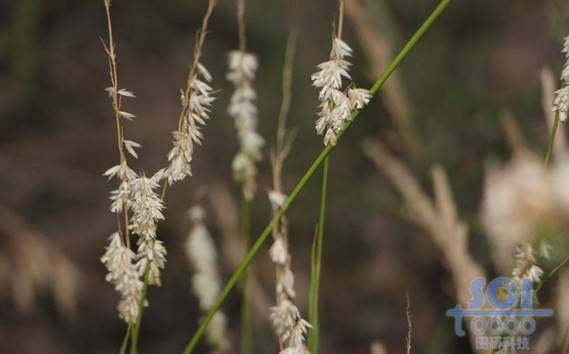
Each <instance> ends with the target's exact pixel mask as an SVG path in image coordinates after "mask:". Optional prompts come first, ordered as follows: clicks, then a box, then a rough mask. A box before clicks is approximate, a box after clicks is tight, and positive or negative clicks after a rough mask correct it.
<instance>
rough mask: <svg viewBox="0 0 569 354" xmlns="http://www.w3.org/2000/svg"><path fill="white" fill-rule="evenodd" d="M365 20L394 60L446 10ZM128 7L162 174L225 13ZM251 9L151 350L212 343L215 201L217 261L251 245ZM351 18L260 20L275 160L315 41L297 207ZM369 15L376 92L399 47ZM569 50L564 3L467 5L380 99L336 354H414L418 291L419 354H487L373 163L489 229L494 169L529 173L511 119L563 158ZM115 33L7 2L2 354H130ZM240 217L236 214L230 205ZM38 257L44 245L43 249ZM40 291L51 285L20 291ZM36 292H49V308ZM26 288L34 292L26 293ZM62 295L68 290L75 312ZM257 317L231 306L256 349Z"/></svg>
mask: <svg viewBox="0 0 569 354" xmlns="http://www.w3.org/2000/svg"><path fill="white" fill-rule="evenodd" d="M347 1H348V2H350V1H356V0H347ZM358 4H359V5H358V6H362V7H363V16H364V18H366V19H367V21H368V22H369V23H370V24H371V25H372V28H373V29H374V30H375V31H376V35H378V34H379V36H380V37H372V38H379V39H382V40H383V42H381V45H380V46H379V49H378V50H379V52H380V53H383V54H384V55H385V56H386V57H387V58H389V57H392V56H393V54H394V53H396V51H397V50H399V48H400V47H401V46H402V45H403V44H404V43H405V40H406V39H407V38H408V37H409V36H410V35H411V34H412V33H413V32H414V30H415V29H416V28H417V27H418V25H419V24H420V23H421V22H422V21H423V20H424V18H426V16H427V15H428V14H429V13H430V11H431V10H432V9H433V8H434V6H435V5H436V1H435V0H433V1H416V0H365V1H364V0H360V1H359V2H358ZM112 5H113V6H112V11H113V20H114V28H115V39H116V42H117V50H118V65H119V76H120V80H121V86H123V87H126V88H128V89H130V90H133V91H134V92H135V93H136V95H137V99H135V100H129V101H128V102H127V103H126V107H127V108H128V111H129V112H132V113H134V114H136V115H137V118H136V119H135V121H134V122H133V123H127V124H126V128H125V129H126V135H127V136H128V137H129V138H132V139H133V140H135V141H137V142H140V143H141V144H142V145H143V150H142V151H141V153H140V155H141V158H139V160H138V161H136V162H135V163H134V166H135V167H136V168H137V169H144V170H146V171H149V172H152V171H155V170H156V169H158V168H160V167H162V166H163V165H164V163H165V155H166V153H167V151H168V150H169V146H170V143H171V140H170V131H171V130H173V129H175V126H176V121H177V117H178V113H179V100H178V96H179V93H178V90H179V88H180V87H182V86H183V85H184V78H185V75H186V70H187V65H188V64H189V62H190V60H191V55H192V49H193V40H194V34H195V31H196V29H197V26H198V25H199V22H200V19H201V16H202V14H203V11H204V10H205V6H206V2H205V1H180V0H177V1H172V0H169V1H149V0H138V1H136V0H113V4H112ZM234 5H235V4H234V3H233V2H232V1H229V0H220V3H219V5H218V7H217V8H216V10H215V11H214V14H213V17H212V20H211V24H210V33H209V36H208V39H207V41H206V45H205V49H204V58H203V61H204V62H205V63H206V64H207V66H208V68H209V69H210V71H211V72H212V74H213V76H214V81H213V85H212V86H213V87H214V88H217V89H220V91H219V93H218V94H217V95H216V96H217V97H218V100H217V101H216V102H215V105H214V112H213V119H212V120H211V121H210V122H209V123H208V126H207V128H206V129H205V130H204V134H205V143H204V145H203V146H202V147H199V148H198V150H197V152H196V155H195V160H194V165H193V166H194V167H193V170H194V176H193V177H192V178H191V179H189V180H186V181H184V182H183V183H181V184H178V185H176V186H175V187H174V188H173V189H172V190H171V192H170V193H169V195H168V201H167V212H166V215H167V220H166V222H164V223H162V224H161V226H160V228H159V237H160V238H161V239H163V240H164V241H165V243H166V246H167V248H168V251H169V258H168V265H167V268H166V270H165V272H164V284H163V287H162V288H160V289H156V288H153V289H151V291H150V295H149V301H150V307H149V308H148V309H147V311H146V313H145V318H144V324H143V327H142V332H141V338H142V340H141V346H142V350H141V352H142V353H148V354H152V353H179V352H181V350H182V348H183V346H184V344H185V343H186V341H187V340H188V339H189V338H190V336H191V334H192V333H193V330H194V329H195V328H196V324H197V319H198V317H199V312H198V308H197V301H196V299H195V297H194V296H193V294H192V293H191V291H190V276H191V269H190V267H189V266H188V262H187V260H186V258H185V255H184V252H183V243H184V240H185V238H186V235H187V231H188V229H189V222H188V220H187V217H186V211H187V209H188V208H189V207H190V206H192V205H194V204H195V203H196V202H197V199H198V196H200V195H206V196H207V198H205V199H202V201H206V202H205V205H206V207H207V208H208V211H209V212H210V217H209V218H208V221H209V224H210V227H211V230H212V233H213V235H214V236H215V238H216V241H217V245H218V246H219V247H220V248H221V249H223V247H224V245H226V242H223V240H224V237H237V236H236V235H227V234H226V235H223V233H224V232H225V233H227V229H228V228H227V227H223V225H220V224H219V223H218V219H219V218H216V217H215V215H216V212H217V213H231V212H232V210H233V209H232V206H231V203H235V204H236V203H238V193H239V190H238V188H237V187H236V186H235V184H234V183H233V182H232V177H231V174H232V172H231V160H232V158H233V156H234V154H235V152H236V150H237V148H238V143H237V140H236V138H235V134H234V127H233V122H232V121H231V120H230V118H229V117H228V115H227V114H226V112H225V109H226V107H227V103H228V98H229V95H230V92H231V85H230V83H229V82H227V81H226V80H225V72H226V70H227V66H226V54H227V52H228V51H229V50H231V49H234V48H236V47H237V32H236V21H235V6H234ZM336 13H337V4H336V1H333V0H311V1H300V0H294V1H292V0H286V1H285V0H278V1H277V0H273V1H263V0H248V1H247V15H246V16H247V35H248V42H249V47H250V50H251V51H252V52H254V53H256V54H257V56H258V58H259V61H260V69H259V72H258V78H257V80H256V82H255V86H256V88H257V90H258V92H259V101H258V102H259V103H258V104H259V109H260V131H261V132H262V135H263V136H265V137H266V139H267V141H268V146H272V145H273V143H274V136H275V129H276V117H277V114H278V109H279V104H280V99H281V83H280V81H281V71H282V66H283V61H284V50H285V46H286V39H287V35H288V31H289V30H290V28H291V27H292V26H297V28H298V30H299V33H300V37H299V38H300V40H299V42H298V50H297V56H296V63H295V66H294V85H293V101H292V108H291V114H290V120H289V123H290V126H293V127H294V128H295V129H297V131H298V137H297V139H296V141H295V145H294V148H293V153H292V155H291V158H290V159H289V160H288V161H287V165H286V168H285V175H284V181H285V186H286V189H287V190H290V188H291V187H292V186H293V185H294V184H295V183H296V181H297V180H298V178H299V177H300V176H301V175H302V173H303V171H304V170H305V168H306V167H307V166H308V165H309V163H310V162H311V161H312V159H313V158H314V157H315V156H316V154H317V153H318V152H319V150H320V148H321V139H320V138H319V137H316V136H315V134H314V128H313V122H314V119H315V112H316V98H317V97H316V96H317V93H316V90H315V89H313V88H312V87H311V83H310V74H311V73H313V72H314V68H315V66H316V65H317V64H318V63H319V62H321V61H323V60H324V59H325V58H326V57H327V55H328V51H329V46H330V33H331V27H332V21H333V18H334V16H335V15H336ZM352 15H354V14H352ZM359 15H360V16H361V15H362V13H361V12H360V13H359ZM355 16H357V14H356V15H354V16H353V17H352V16H350V17H349V18H348V19H347V24H346V35H345V39H346V40H347V42H348V43H350V44H351V45H352V47H353V48H354V60H353V62H354V67H353V71H352V72H353V77H354V80H355V82H356V83H357V84H358V85H359V86H362V87H369V86H371V84H372V83H373V81H372V80H371V77H372V74H371V73H374V72H376V71H377V70H378V66H379V67H381V60H379V62H377V58H375V59H376V60H375V61H374V58H373V57H372V55H371V54H370V47H371V46H372V45H374V43H375V44H377V43H378V42H373V43H365V40H364V39H362V38H363V37H362V34H361V33H360V32H358V27H357V26H354V22H352V20H353V19H354V18H356V17H355ZM359 30H362V29H361V28H360V29H359ZM567 33H569V6H567V4H566V3H565V2H564V1H561V0H558V1H549V0H545V1H539V0H531V1H530V0H519V1H511V0H508V1H507V0H492V1H455V3H454V4H452V5H451V6H450V8H449V9H448V11H447V12H446V13H445V14H444V15H443V16H442V17H441V19H440V20H439V21H438V23H436V24H435V25H434V26H433V28H432V29H431V30H430V31H429V32H428V34H427V35H426V36H425V38H424V40H422V41H421V43H420V44H419V45H418V46H417V47H416V48H415V49H414V50H413V52H412V53H411V55H409V57H408V58H407V59H406V60H405V62H404V63H403V65H402V66H401V68H400V70H399V71H398V74H397V75H398V76H397V78H396V80H397V82H398V86H397V87H391V89H390V92H391V93H385V94H381V93H380V97H381V99H376V100H374V101H373V102H372V103H371V104H370V107H369V108H368V109H366V110H365V111H364V112H363V113H362V114H361V116H360V118H359V119H358V121H357V123H356V124H354V126H353V128H352V129H351V130H350V132H349V133H348V134H346V135H345V138H344V139H343V140H342V141H341V143H340V144H339V146H338V148H337V149H336V150H335V151H334V154H333V157H332V159H331V178H330V183H331V184H330V187H329V193H330V196H329V203H330V204H329V209H328V210H329V214H328V215H329V217H328V223H327V225H326V227H327V229H326V239H325V250H324V261H323V262H324V264H323V275H322V281H323V284H322V287H321V294H322V297H321V303H322V315H321V316H322V317H321V323H322V328H321V331H322V333H321V340H322V345H321V349H322V352H323V353H367V352H368V348H369V345H370V343H371V342H372V341H373V340H381V341H383V342H384V343H385V344H386V346H387V348H388V349H389V351H390V352H392V353H399V352H403V351H404V342H405V335H406V333H407V323H406V318H405V293H406V292H408V293H409V296H410V299H411V311H412V320H413V328H414V332H413V338H412V343H413V347H414V350H413V351H414V352H417V353H419V352H420V353H433V354H435V353H461V352H468V351H469V349H468V343H467V341H466V340H464V339H457V338H455V337H454V335H453V333H452V321H451V320H450V319H448V318H446V317H445V316H444V313H445V311H446V309H448V308H451V307H453V306H454V305H455V304H456V299H455V296H454V294H453V292H454V290H453V288H452V285H451V281H452V279H451V277H450V274H449V272H448V270H447V269H446V268H445V264H444V262H443V261H442V257H441V254H440V251H439V250H438V249H437V247H436V246H435V245H434V244H433V242H432V241H431V239H430V238H428V237H423V236H422V235H421V234H422V233H424V232H423V231H422V230H420V229H419V228H417V227H415V226H414V225H413V224H412V223H410V222H409V221H408V220H406V218H405V215H404V214H405V212H404V209H403V205H402V202H401V198H400V196H399V195H398V193H397V191H396V190H395V189H394V188H393V187H392V186H391V184H390V182H389V181H388V180H387V179H386V178H385V177H384V176H383V175H382V174H380V173H378V171H377V169H376V168H375V167H374V165H373V164H372V162H370V160H369V159H368V158H367V157H366V156H365V155H364V154H363V153H362V151H361V142H362V141H364V140H365V139H368V138H379V139H381V140H382V141H383V143H384V144H385V145H387V146H388V147H389V149H390V150H391V151H393V152H394V153H395V154H397V155H398V156H400V157H401V158H402V159H404V160H405V161H406V163H407V164H408V165H409V166H411V169H412V171H413V172H414V173H416V174H417V176H418V177H419V180H420V181H422V182H424V185H425V187H426V188H427V190H430V181H429V168H430V166H431V165H432V164H434V163H439V164H441V165H442V166H443V167H444V168H445V169H446V170H447V172H448V175H449V179H450V185H451V186H452V188H453V190H454V194H455V197H456V201H457V205H458V207H459V209H460V213H461V215H464V217H465V219H467V220H476V218H477V215H478V212H479V206H480V199H481V190H482V181H483V176H484V167H485V164H487V163H488V161H489V160H498V161H505V160H508V159H509V157H510V154H511V152H510V148H509V145H508V143H507V140H506V138H505V134H504V131H503V129H502V124H501V116H502V113H503V112H504V110H507V111H510V112H511V115H512V116H513V117H514V119H515V121H516V122H517V124H518V125H519V127H520V129H521V131H522V132H523V134H524V135H525V136H526V138H527V141H528V144H529V145H530V147H532V148H533V149H534V150H535V151H536V152H538V153H539V154H541V152H542V151H543V150H544V147H545V144H546V141H547V134H548V129H547V126H546V124H545V121H544V119H543V110H542V107H541V83H540V72H541V70H542V68H544V67H546V66H549V67H551V68H552V69H553V71H554V72H555V73H558V72H559V70H560V68H561V65H562V56H561V54H560V48H561V38H562V36H564V35H566V34H567ZM105 36H106V23H105V17H104V9H103V6H102V1H96V0H90V1H69V0H49V1H45V0H17V1H10V0H2V1H0V117H1V120H0V143H1V148H0V195H1V196H2V197H1V198H0V200H1V201H0V203H1V205H0V207H1V209H2V212H1V213H0V214H1V215H0V216H1V217H0V222H2V223H3V226H2V227H1V228H0V257H2V261H1V262H0V273H2V275H1V276H0V282H3V283H2V284H0V290H1V291H2V292H1V295H2V297H1V298H0V353H2V354H12V353H21V354H27V353H42V354H52V353H57V354H67V353H69V354H72V353H73V354H75V353H112V352H117V350H118V346H119V344H120V341H121V339H122V335H123V334H124V325H123V323H122V322H121V321H120V320H119V319H118V317H117V314H116V311H115V306H116V302H117V294H116V293H115V292H114V290H113V289H112V286H111V285H110V284H108V283H106V282H105V281H104V274H105V270H104V267H103V265H102V264H101V263H100V261H99V258H100V256H101V255H102V253H103V250H104V246H105V244H106V240H107V236H108V235H110V234H111V233H112V232H113V231H114V228H115V227H116V222H115V219H114V216H113V215H112V214H111V213H110V212H109V211H108V208H109V200H108V191H109V190H110V189H111V188H114V185H113V184H112V183H109V182H108V181H107V180H106V178H104V177H103V176H102V173H103V172H104V171H105V170H106V169H107V168H109V167H110V166H112V165H114V164H115V163H116V161H117V152H116V146H115V138H114V136H115V128H114V122H113V118H112V112H111V105H110V102H109V100H108V98H107V95H106V93H105V91H104V88H105V87H107V86H109V84H108V82H109V79H108V71H107V70H108V69H107V61H106V57H105V52H104V50H103V46H102V43H101V41H100V39H99V38H100V37H105ZM380 59H381V56H380ZM260 170H261V172H260V177H259V186H260V188H259V193H258V195H257V197H256V200H255V204H254V206H253V230H254V234H258V233H259V232H260V230H262V228H263V227H264V226H265V224H266V222H267V221H268V218H269V215H270V206H269V203H268V200H267V197H266V191H267V190H268V189H269V188H270V183H271V176H270V166H269V163H268V159H267V158H266V159H265V161H264V163H263V164H262V166H261V168H260ZM317 179H318V177H316V179H315V180H314V181H313V182H311V183H310V184H309V185H308V186H307V188H306V189H305V190H304V191H303V193H302V195H301V196H300V197H299V199H298V201H297V202H296V204H295V206H293V208H292V209H291V211H290V224H291V235H290V237H291V243H292V255H293V270H294V271H295V274H296V277H297V286H298V302H299V304H300V307H301V310H302V311H303V313H304V314H306V303H307V289H308V281H309V278H308V275H309V264H310V263H309V261H310V259H309V257H310V247H311V243H312V236H313V230H314V227H315V224H316V221H317V215H318V201H319V183H318V182H317V181H316V180H317ZM228 196H229V197H231V198H233V199H231V198H229V200H227V197H228ZM223 198H225V199H223ZM220 200H223V203H221V204H223V205H222V207H221V209H223V208H225V209H223V210H224V211H220V208H219V207H218V208H217V209H216V207H215V205H214V204H215V201H217V202H218V203H220V202H219V201H220ZM218 206H219V205H218ZM473 222H474V223H476V221H473ZM21 235H27V236H21ZM27 237H29V238H27ZM15 239H16V240H15ZM37 239H39V240H42V241H33V240H37ZM470 243H471V244H470V246H471V251H472V254H473V255H474V256H475V257H476V259H477V260H478V262H479V263H481V264H482V265H484V266H486V267H487V270H488V271H489V272H490V274H492V273H493V272H494V270H493V268H492V265H491V262H490V256H489V255H488V243H487V241H486V238H485V236H484V232H482V231H481V230H480V228H475V229H474V231H472V232H471V238H470ZM30 245H32V246H33V247H32V246H30ZM36 249H39V250H36ZM17 250H19V251H17ZM22 250H24V251H22ZM41 250H44V251H41ZM18 252H23V253H26V252H28V253H29V254H20V253H18ZM36 252H39V253H36ZM222 261H224V259H222ZM229 263H230V262H227V261H225V262H222V270H223V274H224V277H228V276H229V275H230V273H231V270H232V269H233V268H232V267H233V265H232V264H229ZM2 265H3V266H2ZM254 269H255V272H256V273H257V275H258V277H259V279H260V280H261V284H262V289H263V290H264V292H265V293H266V295H267V297H268V298H269V299H270V296H271V294H272V289H273V288H272V286H273V285H272V284H273V271H272V268H271V265H270V262H269V260H268V257H267V252H263V253H262V254H261V255H260V256H259V257H258V259H257V260H256V261H255V263H254ZM27 278H30V279H33V280H29V281H27V280H26V281H24V282H23V285H22V281H20V282H19V280H22V279H27ZM42 279H43V280H42ZM54 282H55V283H54ZM31 283H33V284H36V285H33V286H31V289H32V290H30V285H29V284H31ZM14 284H19V285H21V287H20V288H18V289H16V290H15V289H14ZM53 284H57V285H56V286H54V285H53ZM16 288H17V287H16ZM52 288H58V289H59V290H60V294H59V296H57V294H56V295H54V294H53V293H54V291H52ZM62 288H64V289H63V290H62ZM65 289H67V290H68V291H67V292H66V290H65ZM74 289H76V291H74ZM30 292H31V293H32V295H30ZM55 292H56V293H57V291H55ZM22 296H23V297H24V299H23V300H22ZM28 297H31V298H32V299H33V303H32V302H31V300H29V299H27V298H28ZM18 298H19V299H20V300H18ZM239 302H240V297H239V294H233V295H232V296H231V297H230V300H229V302H228V304H227V305H226V306H225V308H224V309H225V311H226V312H227V313H228V315H229V318H230V331H231V335H232V340H233V342H234V343H235V344H237V339H238V318H239V317H238V315H237V313H238V310H239ZM255 333H256V336H255V351H256V353H261V352H265V353H266V352H276V350H277V346H276V341H275V339H274V337H273V335H272V333H271V330H270V326H269V323H268V322H267V320H266V318H265V314H264V313H261V312H259V313H258V314H257V315H256V317H255ZM203 350H204V351H205V350H206V349H205V348H204V349H203ZM235 351H237V350H235Z"/></svg>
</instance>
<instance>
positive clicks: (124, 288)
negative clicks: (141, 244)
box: [101, 232, 144, 324]
mask: <svg viewBox="0 0 569 354" xmlns="http://www.w3.org/2000/svg"><path fill="white" fill-rule="evenodd" d="M135 257H136V256H135V254H134V252H133V251H132V250H130V249H129V248H128V247H126V246H124V245H123V242H122V240H121V237H120V234H119V233H118V232H115V233H114V234H112V235H111V237H110V243H109V245H108V246H107V248H106V252H105V254H104V255H103V257H101V262H102V263H103V264H104V265H105V266H106V268H107V271H108V274H107V276H106V280H107V281H108V282H110V283H111V284H113V285H114V286H115V289H116V290H117V291H118V292H119V293H120V294H121V300H120V302H119V305H118V311H119V316H120V318H122V319H123V320H124V321H125V322H127V323H130V324H132V323H135V322H136V319H137V317H138V312H139V303H140V299H141V296H142V289H143V287H144V284H143V282H142V281H141V280H140V277H139V273H138V271H137V269H136V266H135V264H134V261H135Z"/></svg>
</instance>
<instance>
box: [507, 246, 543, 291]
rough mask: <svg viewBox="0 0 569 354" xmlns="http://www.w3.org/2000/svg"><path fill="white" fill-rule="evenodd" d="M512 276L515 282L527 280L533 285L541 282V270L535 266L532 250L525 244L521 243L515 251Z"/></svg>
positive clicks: (535, 261) (535, 260)
mask: <svg viewBox="0 0 569 354" xmlns="http://www.w3.org/2000/svg"><path fill="white" fill-rule="evenodd" d="M512 276H513V277H514V278H515V279H517V280H521V279H529V280H530V281H531V282H532V283H534V284H536V283H539V282H541V278H542V276H543V270H542V269H541V268H540V267H539V266H538V265H537V258H536V257H535V253H534V249H533V247H532V246H531V245H530V244H529V243H527V242H523V243H521V244H520V245H519V246H518V247H517V249H516V256H515V267H514V270H513V271H512Z"/></svg>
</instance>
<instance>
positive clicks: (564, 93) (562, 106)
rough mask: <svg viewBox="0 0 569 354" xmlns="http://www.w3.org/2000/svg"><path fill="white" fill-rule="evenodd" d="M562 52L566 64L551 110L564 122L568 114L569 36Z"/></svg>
mask: <svg viewBox="0 0 569 354" xmlns="http://www.w3.org/2000/svg"><path fill="white" fill-rule="evenodd" d="M562 52H563V53H565V59H566V60H567V62H566V63H565V66H564V67H563V72H562V74H561V81H562V85H561V88H560V89H559V90H557V91H556V92H555V101H554V104H553V106H554V108H553V109H554V110H555V111H556V112H557V113H558V114H559V119H560V120H561V121H562V122H565V121H566V120H567V115H568V114H569V36H567V37H565V39H564V44H563V50H562Z"/></svg>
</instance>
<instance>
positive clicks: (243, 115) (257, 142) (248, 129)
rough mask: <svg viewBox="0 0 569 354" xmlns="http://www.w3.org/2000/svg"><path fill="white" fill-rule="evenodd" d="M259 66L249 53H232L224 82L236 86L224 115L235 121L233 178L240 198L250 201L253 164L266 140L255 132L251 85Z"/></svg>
mask: <svg viewBox="0 0 569 354" xmlns="http://www.w3.org/2000/svg"><path fill="white" fill-rule="evenodd" d="M257 67H258V62H257V58H256V57H255V56H254V55H253V54H251V53H244V52H241V51H231V52H230V53H229V72H228V74H227V79H228V80H229V81H230V82H231V83H232V84H233V85H234V86H235V91H234V92H233V95H232V96H231V101H230V103H229V107H228V109H227V112H228V113H229V115H230V116H231V117H233V118H234V119H235V128H236V130H237V137H238V139H239V144H240V149H239V152H238V153H237V155H236V156H235V158H234V159H233V163H232V169H233V175H234V178H235V180H236V181H237V182H239V183H240V184H241V185H242V188H243V195H244V196H245V198H246V199H247V200H251V199H253V196H254V194H255V191H256V181H255V178H256V176H257V167H256V165H255V164H256V163H257V162H259V161H260V160H261V159H262V157H263V156H262V152H261V149H262V147H263V146H264V144H265V140H264V139H263V137H261V135H259V133H258V132H257V123H258V122H257V107H256V106H255V100H256V99H257V94H256V92H255V90H254V89H253V86H252V81H253V79H254V78H255V72H256V70H257Z"/></svg>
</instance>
